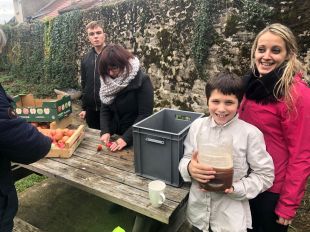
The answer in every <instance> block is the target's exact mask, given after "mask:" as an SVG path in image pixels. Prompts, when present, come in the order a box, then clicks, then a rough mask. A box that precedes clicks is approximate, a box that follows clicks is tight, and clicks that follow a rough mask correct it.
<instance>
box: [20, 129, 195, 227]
mask: <svg viewBox="0 0 310 232" xmlns="http://www.w3.org/2000/svg"><path fill="white" fill-rule="evenodd" d="M98 142H100V141H99V132H98V131H97V130H93V129H86V131H85V139H84V140H83V141H82V143H81V144H80V146H79V147H78V148H77V150H76V151H75V152H74V154H73V155H72V156H71V158H69V159H60V158H45V159H42V160H39V161H38V162H36V163H33V164H30V165H23V166H24V167H25V168H28V169H30V170H32V171H35V172H38V173H41V174H43V175H46V176H49V177H54V178H57V179H59V180H61V181H63V182H65V183H68V184H70V185H73V186H75V187H77V188H80V189H82V190H84V191H86V192H89V193H92V194H94V195H96V196H99V197H101V198H104V199H106V200H108V201H111V202H114V203H116V204H119V205H122V206H124V207H126V208H128V209H131V210H133V211H136V212H137V213H140V214H142V215H145V216H147V217H150V218H153V219H155V220H157V221H160V222H163V223H166V224H169V223H170V220H175V215H176V214H177V213H178V210H179V209H180V208H182V207H183V206H184V204H185V203H186V202H187V197H188V191H189V188H188V186H185V187H182V188H176V187H173V186H169V185H167V188H166V190H165V195H166V201H165V202H164V204H163V205H162V206H161V207H160V208H154V207H152V206H151V204H150V201H149V199H148V183H149V182H150V181H151V180H150V179H148V178H145V177H142V176H138V175H136V174H135V173H134V162H133V160H134V159H133V151H132V149H127V150H123V151H120V152H111V151H109V150H107V149H103V150H102V151H101V152H97V151H96V148H97V144H98Z"/></svg>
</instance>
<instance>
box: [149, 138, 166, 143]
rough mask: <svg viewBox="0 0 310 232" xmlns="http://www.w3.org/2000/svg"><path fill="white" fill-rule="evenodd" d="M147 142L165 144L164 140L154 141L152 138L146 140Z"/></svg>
mask: <svg viewBox="0 0 310 232" xmlns="http://www.w3.org/2000/svg"><path fill="white" fill-rule="evenodd" d="M145 141H148V142H152V143H158V144H165V141H163V140H158V139H152V138H145Z"/></svg>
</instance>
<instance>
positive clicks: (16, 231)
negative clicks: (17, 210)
mask: <svg viewBox="0 0 310 232" xmlns="http://www.w3.org/2000/svg"><path fill="white" fill-rule="evenodd" d="M13 232H42V230H40V229H38V228H37V227H35V226H33V225H31V224H29V223H28V222H26V221H24V220H22V219H20V218H18V217H15V218H14V228H13Z"/></svg>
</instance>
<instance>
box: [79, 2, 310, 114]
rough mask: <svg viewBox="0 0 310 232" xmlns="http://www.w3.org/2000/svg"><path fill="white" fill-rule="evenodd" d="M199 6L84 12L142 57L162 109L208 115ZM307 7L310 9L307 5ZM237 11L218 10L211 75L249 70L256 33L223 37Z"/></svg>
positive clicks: (120, 5) (123, 5) (121, 6)
mask: <svg viewBox="0 0 310 232" xmlns="http://www.w3.org/2000/svg"><path fill="white" fill-rule="evenodd" d="M196 3H197V1H195V0H175V1H171V0H144V1H116V2H115V3H112V4H111V3H110V4H109V5H108V6H105V7H103V8H102V9H92V10H91V11H88V12H84V13H83V22H84V26H85V25H86V24H87V23H88V22H89V21H91V20H101V21H103V23H104V25H105V30H106V32H107V34H108V38H109V41H111V42H114V43H122V44H123V45H124V46H126V47H127V48H128V49H130V50H131V51H132V52H133V53H134V54H136V55H137V56H138V57H139V59H140V61H141V62H142V65H143V67H144V69H145V70H146V72H147V73H148V74H149V75H150V77H151V79H152V82H153V85H154V89H155V102H156V108H157V109H159V108H162V107H170V108H178V109H183V110H193V111H199V112H206V111H207V106H206V99H205V97H204V85H205V82H204V81H203V80H201V79H200V78H198V74H197V70H196V67H195V64H194V60H193V55H192V52H191V46H192V39H193V34H194V26H195V24H194V23H195V21H194V20H195V17H196V16H197V12H198V9H197V8H198V6H197V4H196ZM275 4H276V3H275ZM292 4H294V3H292V2H291V3H285V4H284V3H283V2H282V5H280V6H281V9H278V10H279V11H280V12H281V13H282V14H285V13H286V11H288V10H290V9H291V5H292ZM288 5H289V6H290V7H288ZM284 6H285V7H284ZM305 7H306V10H308V11H309V9H308V6H307V5H306V6H305ZM274 10H276V9H274ZM235 11H236V9H235V8H233V7H227V6H226V7H224V8H223V10H221V11H220V12H219V15H218V20H217V23H216V24H215V25H214V27H215V30H216V31H217V33H218V37H219V39H218V41H217V42H216V43H215V44H214V45H213V46H212V48H211V50H210V55H209V58H208V60H207V61H206V64H205V65H206V67H207V68H206V73H207V76H211V75H214V74H215V73H216V72H218V71H219V70H221V69H222V68H228V69H230V70H232V71H234V72H236V73H239V74H240V75H242V74H243V73H244V72H245V70H247V68H248V67H249V57H250V55H249V53H250V47H251V43H252V41H253V39H254V35H255V34H254V33H253V32H249V31H246V30H243V29H242V28H237V29H236V30H237V32H236V33H234V34H233V35H231V36H229V37H225V35H224V32H225V30H227V29H226V27H227V26H229V25H227V19H228V18H229V15H230V14H232V12H235ZM296 17H299V16H296ZM300 17H303V18H302V19H304V18H305V17H304V16H300ZM300 17H299V18H300ZM273 20H274V21H276V20H275V19H273ZM231 26H234V25H231ZM80 33H81V46H80V47H81V55H83V54H84V53H85V51H86V50H87V49H86V48H88V47H87V42H85V41H87V39H86V33H85V32H84V31H83V27H82V30H81V32H80ZM302 33H303V34H302V35H297V36H298V38H300V37H302V36H303V37H306V38H308V39H309V33H310V32H309V29H307V30H305V31H303V32H302ZM306 41H307V40H306ZM304 48H306V50H305V49H304V50H303V51H302V55H303V56H302V59H303V61H304V62H305V65H306V67H307V69H308V73H309V70H310V68H309V65H310V55H309V54H310V50H309V46H304Z"/></svg>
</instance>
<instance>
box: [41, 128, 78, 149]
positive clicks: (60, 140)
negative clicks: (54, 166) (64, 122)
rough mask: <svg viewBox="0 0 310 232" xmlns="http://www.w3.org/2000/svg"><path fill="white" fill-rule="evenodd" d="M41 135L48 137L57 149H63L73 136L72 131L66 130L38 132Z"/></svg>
mask: <svg viewBox="0 0 310 232" xmlns="http://www.w3.org/2000/svg"><path fill="white" fill-rule="evenodd" d="M39 131H41V132H42V133H43V134H45V135H46V136H48V137H50V138H51V139H52V141H53V145H54V146H57V147H59V148H64V147H65V143H66V141H67V140H68V139H69V138H70V137H71V136H72V135H73V134H74V130H70V129H68V128H65V129H60V128H57V129H55V130H54V129H46V130H40V129H39Z"/></svg>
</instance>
